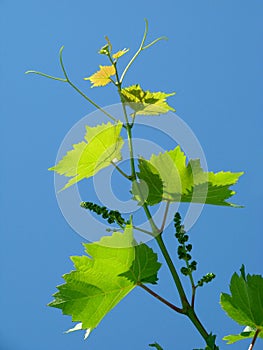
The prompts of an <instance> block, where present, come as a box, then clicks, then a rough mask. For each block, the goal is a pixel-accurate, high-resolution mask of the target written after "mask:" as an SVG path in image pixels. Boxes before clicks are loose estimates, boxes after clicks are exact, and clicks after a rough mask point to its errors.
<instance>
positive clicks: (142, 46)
mask: <svg viewBox="0 0 263 350" xmlns="http://www.w3.org/2000/svg"><path fill="white" fill-rule="evenodd" d="M147 34H148V21H147V19H145V30H144V34H143V37H142V41H141V44H140V46H139V49H138V50H137V51H136V53H135V54H134V56H133V57H132V59H131V60H130V62H129V63H128V64H127V66H126V68H125V69H124V71H123V73H122V75H121V78H120V82H121V83H122V82H123V79H124V77H125V75H126V73H127V71H128V70H129V68H130V66H131V65H132V64H133V62H134V61H135V60H136V58H137V57H138V56H139V54H140V53H141V51H143V50H146V49H148V48H149V47H151V46H152V45H154V44H156V43H157V42H158V41H160V40H167V38H166V37H164V36H162V37H160V38H158V39H155V40H154V41H152V42H151V43H150V44H148V45H146V46H144V43H145V40H146V37H147Z"/></svg>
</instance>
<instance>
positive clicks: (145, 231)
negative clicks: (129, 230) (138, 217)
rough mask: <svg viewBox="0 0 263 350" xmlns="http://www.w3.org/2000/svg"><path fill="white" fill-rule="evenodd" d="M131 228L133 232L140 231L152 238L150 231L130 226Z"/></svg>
mask: <svg viewBox="0 0 263 350" xmlns="http://www.w3.org/2000/svg"><path fill="white" fill-rule="evenodd" d="M132 227H133V228H134V230H137V231H141V232H143V233H146V234H147V235H150V236H152V237H154V235H153V233H152V232H151V231H147V230H144V229H142V228H140V227H137V226H132Z"/></svg>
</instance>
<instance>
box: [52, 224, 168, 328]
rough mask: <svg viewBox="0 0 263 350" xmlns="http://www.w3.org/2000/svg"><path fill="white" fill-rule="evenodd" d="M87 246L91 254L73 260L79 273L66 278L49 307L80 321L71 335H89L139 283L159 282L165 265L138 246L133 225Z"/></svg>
mask: <svg viewBox="0 0 263 350" xmlns="http://www.w3.org/2000/svg"><path fill="white" fill-rule="evenodd" d="M84 247H85V251H86V253H87V255H83V256H74V257H72V258H71V259H72V261H73V263H74V266H75V270H73V271H71V272H70V273H68V274H66V275H64V276H63V278H64V280H65V284H62V285H60V286H58V287H57V289H58V292H57V293H56V294H54V298H55V299H54V300H53V301H52V302H51V303H50V304H49V306H52V307H55V308H58V309H61V310H62V312H63V314H65V315H71V316H72V321H73V322H80V323H79V324H77V325H76V326H75V327H74V328H72V329H70V330H69V331H70V332H72V331H76V330H79V329H87V330H88V332H87V334H89V332H90V331H92V330H93V329H94V328H96V327H97V326H98V324H99V323H100V322H101V320H102V319H103V318H104V317H105V316H106V315H107V313H108V312H109V311H110V310H112V309H113V308H114V307H115V306H116V305H117V304H118V303H119V302H120V301H121V300H122V299H123V298H124V297H125V296H126V295H127V294H128V293H129V292H131V291H132V290H133V289H134V288H135V287H136V285H137V284H140V283H156V281H157V272H158V270H159V268H160V266H161V264H160V263H158V261H157V254H155V253H154V252H153V250H152V249H151V248H149V247H148V246H146V245H145V244H140V245H136V242H135V241H134V238H133V231H132V226H131V225H128V226H126V228H125V230H124V232H123V233H121V232H115V233H113V235H112V236H108V237H103V238H102V239H101V240H100V241H99V242H95V243H88V244H84Z"/></svg>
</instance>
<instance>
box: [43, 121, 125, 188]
mask: <svg viewBox="0 0 263 350" xmlns="http://www.w3.org/2000/svg"><path fill="white" fill-rule="evenodd" d="M121 129H122V123H121V122H119V123H118V124H112V123H107V124H101V125H98V126H96V127H89V126H86V134H85V140H86V141H87V142H85V141H82V142H80V143H78V144H75V145H73V149H72V150H71V151H69V152H67V154H66V155H65V156H64V157H63V158H62V159H61V160H60V161H59V162H58V164H56V165H55V166H54V167H51V168H49V170H53V171H55V172H57V173H58V174H60V175H65V176H67V177H71V179H70V180H69V181H68V183H67V184H66V185H65V186H64V188H63V190H64V189H66V188H68V187H70V186H71V185H73V184H75V183H77V182H78V181H80V180H82V179H84V178H89V177H91V176H93V175H95V174H96V173H97V172H98V171H99V170H101V169H103V168H105V167H107V166H109V165H111V162H112V161H116V160H121V158H122V157H121V148H122V146H123V144H124V141H123V139H122V138H121V137H120V132H121Z"/></svg>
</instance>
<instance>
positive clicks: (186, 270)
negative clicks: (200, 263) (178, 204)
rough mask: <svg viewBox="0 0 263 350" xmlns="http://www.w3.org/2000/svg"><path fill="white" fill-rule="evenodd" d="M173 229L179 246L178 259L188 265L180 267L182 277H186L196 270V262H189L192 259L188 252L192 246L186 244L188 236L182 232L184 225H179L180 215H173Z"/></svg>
mask: <svg viewBox="0 0 263 350" xmlns="http://www.w3.org/2000/svg"><path fill="white" fill-rule="evenodd" d="M174 227H175V230H176V233H175V237H176V238H177V240H178V242H179V244H180V245H179V246H178V249H177V253H178V257H179V259H181V260H185V261H186V262H187V265H188V266H187V267H182V268H181V272H182V274H183V275H185V276H188V275H190V274H191V273H192V272H193V271H195V270H196V266H197V262H196V261H194V260H193V261H190V260H191V259H192V256H191V255H190V252H191V250H192V248H193V247H192V244H189V243H188V244H186V243H187V242H188V240H189V236H188V235H187V234H186V232H185V230H184V225H182V224H181V215H180V214H179V213H176V214H175V215H174Z"/></svg>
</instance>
